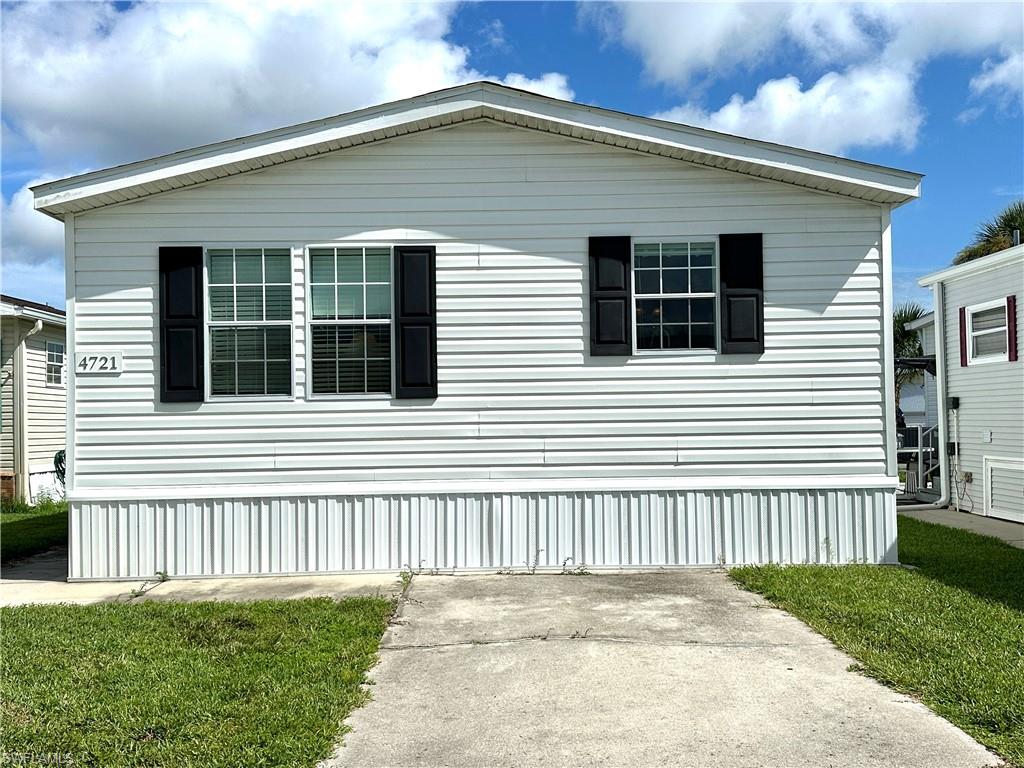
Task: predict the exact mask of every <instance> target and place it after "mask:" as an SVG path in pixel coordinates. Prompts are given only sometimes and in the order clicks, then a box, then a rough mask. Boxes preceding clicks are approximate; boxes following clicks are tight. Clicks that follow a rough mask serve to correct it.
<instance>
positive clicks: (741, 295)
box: [718, 232, 764, 355]
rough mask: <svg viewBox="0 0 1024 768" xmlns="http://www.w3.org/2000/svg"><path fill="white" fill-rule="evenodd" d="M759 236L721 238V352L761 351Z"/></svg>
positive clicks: (760, 243) (762, 328)
mask: <svg viewBox="0 0 1024 768" xmlns="http://www.w3.org/2000/svg"><path fill="white" fill-rule="evenodd" d="M761 241H762V237H761V233H760V232H758V233H755V234H746V235H721V236H720V237H719V238H718V243H719V248H718V250H719V262H720V264H719V273H720V275H721V278H720V280H721V294H722V352H723V353H724V354H727V355H728V354H760V353H762V352H764V259H763V251H762V242H761Z"/></svg>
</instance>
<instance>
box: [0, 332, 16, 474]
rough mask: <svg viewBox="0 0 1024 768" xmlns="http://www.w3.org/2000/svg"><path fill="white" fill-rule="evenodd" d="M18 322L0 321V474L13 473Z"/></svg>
mask: <svg viewBox="0 0 1024 768" xmlns="http://www.w3.org/2000/svg"><path fill="white" fill-rule="evenodd" d="M17 343H18V321H17V320H16V319H14V318H13V317H4V318H3V319H2V320H0V472H3V473H4V474H5V475H13V473H14V347H15V345H16V344H17Z"/></svg>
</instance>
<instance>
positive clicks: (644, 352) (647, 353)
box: [629, 235, 722, 357]
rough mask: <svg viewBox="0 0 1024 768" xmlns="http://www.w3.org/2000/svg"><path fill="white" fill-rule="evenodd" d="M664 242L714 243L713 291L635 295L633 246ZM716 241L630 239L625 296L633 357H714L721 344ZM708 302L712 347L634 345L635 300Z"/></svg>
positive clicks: (705, 237) (709, 238)
mask: <svg viewBox="0 0 1024 768" xmlns="http://www.w3.org/2000/svg"><path fill="white" fill-rule="evenodd" d="M665 243H714V245H715V253H714V255H713V256H712V258H711V268H712V278H713V282H712V285H713V287H714V291H713V292H710V293H708V292H702V293H685V294H684V293H665V294H660V293H659V294H653V293H644V294H640V295H637V292H636V274H635V273H636V246H637V245H652V244H658V245H664V244H665ZM719 248H720V246H719V242H718V236H717V235H685V236H678V237H673V236H671V235H667V236H664V237H634V238H633V240H632V242H631V243H630V246H629V265H630V269H629V279H630V286H629V295H630V300H631V306H630V311H631V312H632V313H633V316H632V318H631V323H630V324H631V326H632V335H633V355H634V356H637V357H666V356H672V357H678V356H687V357H690V356H697V355H701V356H705V357H706V356H707V355H718V354H719V352H720V350H721V345H722V325H721V323H722V318H721V297H720V293H721V279H720V278H719V255H718V254H719ZM641 298H642V299H659V298H669V299H676V298H679V299H683V298H686V299H710V298H713V299H714V300H715V329H714V334H715V346H714V347H703V348H700V349H640V348H639V347H638V345H637V322H636V318H637V303H636V302H637V300H638V299H641Z"/></svg>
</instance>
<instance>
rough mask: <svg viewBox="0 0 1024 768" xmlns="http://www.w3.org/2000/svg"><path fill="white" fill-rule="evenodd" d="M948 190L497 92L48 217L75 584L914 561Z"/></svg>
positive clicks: (349, 123) (78, 187)
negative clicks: (915, 339)
mask: <svg viewBox="0 0 1024 768" xmlns="http://www.w3.org/2000/svg"><path fill="white" fill-rule="evenodd" d="M920 180H921V177H920V176H919V175H918V174H915V173H909V172H906V171H900V170H895V169H891V168H885V167H880V166H877V165H871V164H867V163H861V162H856V161H853V160H847V159H843V158H838V157H832V156H828V155H823V154H819V153H815V152H809V151H805V150H802V149H796V148H792V147H786V146H780V145H777V144H770V143H766V142H761V141H753V140H749V139H744V138H739V137H735V136H729V135H724V134H721V133H715V132H712V131H707V130H701V129H697V128H692V127H688V126H684V125H679V124H675V123H670V122H665V121H661V120H654V119H648V118H643V117H636V116H633V115H628V114H623V113H619V112H614V111H610V110H606V109H599V108H595V107H590V106H585V105H581V104H574V103H570V102H565V101H560V100H556V99H551V98H547V97H543V96H538V95H534V94H530V93H526V92H523V91H519V90H515V89H511V88H507V87H504V86H500V85H495V84H491V83H474V84H469V85H464V86H459V87H455V88H450V89H447V90H443V91H439V92H435V93H431V94H427V95H424V96H420V97H416V98H411V99H408V100H404V101H400V102H396V103H390V104H385V105H383V106H379V107H374V108H370V109H364V110H361V111H357V112H352V113H348V114H344V115H341V116H338V117H333V118H328V119H325V120H319V121H316V122H313V123H306V124H302V125H296V126H293V127H290V128H284V129H280V130H275V131H270V132H268V133H263V134H259V135H255V136H250V137H247V138H242V139H237V140H233V141H226V142H222V143H219V144H214V145H210V146H204V147H199V148H196V149H191V150H187V151H184V152H179V153H176V154H172V155H167V156H163V157H158V158H155V159H152V160H147V161H143V162H138V163H133V164H129V165H123V166H118V167H116V168H112V169H110V170H105V171H98V172H94V173H89V174H86V175H83V176H78V177H75V178H71V179H65V180H63V181H56V182H52V183H47V184H43V185H41V186H38V187H36V188H35V190H34V192H35V206H36V208H37V209H38V210H40V211H43V212H45V213H47V214H49V215H50V216H53V217H55V218H57V219H59V220H61V221H63V222H64V226H65V232H66V238H65V239H66V255H67V292H68V308H69V322H70V327H71V329H72V333H71V334H70V336H69V355H71V357H70V358H69V359H71V360H72V361H73V365H72V366H71V367H70V369H69V382H70V393H69V394H70V397H69V403H70V407H71V409H72V412H73V419H72V420H71V422H70V423H69V441H68V448H69V451H68V470H67V471H68V488H69V499H70V577H71V578H75V579H81V578H127V577H138V576H148V575H151V574H153V573H154V572H156V571H165V572H167V573H168V574H170V575H172V576H185V575H190V576H200V575H210V576H213V575H224V574H258V573H259V574H262V573H303V572H325V571H352V570H397V569H400V568H402V567H406V566H408V567H411V568H413V569H416V568H419V567H424V568H438V569H444V570H471V569H491V570H494V569H499V568H509V567H511V568H522V567H524V566H525V564H527V563H530V564H531V565H532V564H536V565H537V566H538V567H539V568H555V569H557V568H560V567H562V565H563V564H564V563H567V562H568V563H572V564H574V565H582V564H586V565H587V566H588V567H591V568H602V567H609V568H619V567H647V566H677V565H691V564H718V563H762V562H769V561H777V562H872V563H877V562H892V561H894V560H895V559H896V525H895V492H896V486H897V469H896V450H895V445H896V435H895V406H894V403H893V380H892V378H893V377H892V370H893V366H892V331H891V327H890V322H889V317H890V313H891V303H892V293H891V291H892V280H891V262H892V252H891V234H890V232H891V230H890V226H891V225H890V213H891V211H892V209H893V208H894V207H896V206H898V205H901V204H903V203H906V202H908V201H910V200H913V199H914V198H916V197H917V196H918V195H919V189H920Z"/></svg>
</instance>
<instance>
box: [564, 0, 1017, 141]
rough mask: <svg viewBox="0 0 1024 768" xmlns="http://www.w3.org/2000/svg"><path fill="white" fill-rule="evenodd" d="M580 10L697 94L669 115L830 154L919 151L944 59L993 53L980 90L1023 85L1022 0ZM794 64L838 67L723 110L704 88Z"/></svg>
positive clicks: (774, 82)
mask: <svg viewBox="0 0 1024 768" xmlns="http://www.w3.org/2000/svg"><path fill="white" fill-rule="evenodd" d="M581 13H582V16H583V17H584V18H585V19H589V20H591V21H594V22H596V23H597V24H598V25H599V26H600V28H601V29H602V30H603V31H604V33H605V35H606V37H608V39H610V40H613V41H619V42H621V43H622V44H624V45H625V46H626V47H628V48H631V49H633V50H635V51H636V52H637V53H638V54H639V55H640V57H641V59H642V60H643V62H644V67H645V70H646V71H647V73H648V75H649V76H650V77H651V78H653V79H654V80H655V81H657V82H661V83H665V84H668V85H671V86H675V87H679V88H687V89H688V94H689V99H688V100H687V101H686V102H684V103H683V104H681V105H680V106H679V107H677V108H676V109H674V110H671V111H670V112H669V113H668V115H669V117H670V119H673V117H672V116H675V119H680V120H687V121H690V122H696V123H698V124H700V125H705V126H709V127H713V128H720V129H722V130H729V131H731V132H735V133H740V134H744V135H749V136H755V137H758V138H769V139H773V140H775V141H781V142H784V143H791V144H798V145H802V146H809V147H810V148H812V149H820V150H824V151H830V152H844V151H846V150H848V149H850V148H852V147H857V146H879V145H898V146H903V147H912V146H913V145H914V142H915V140H916V136H917V131H918V129H919V128H920V126H921V124H922V123H923V121H924V113H923V110H922V108H921V107H920V105H919V103H918V101H917V99H916V96H915V91H916V87H917V82H918V79H919V77H920V73H921V71H922V70H923V68H924V66H925V65H926V64H927V62H928V61H929V60H931V59H934V58H936V57H938V56H943V55H958V56H989V57H992V58H991V59H990V61H989V62H988V63H986V65H985V67H984V69H983V70H982V72H981V73H980V74H979V75H978V76H977V77H975V79H974V80H973V81H972V82H971V91H972V93H973V94H974V95H975V96H977V95H980V94H989V93H993V94H998V95H999V97H1000V98H1003V99H1005V97H1006V94H1007V93H1008V92H1010V93H1017V92H1019V91H1020V89H1021V87H1022V85H1021V81H1022V79H1024V78H1022V75H1021V69H1022V68H1024V59H1022V53H1021V50H1022V47H1024V19H1022V14H1021V13H1020V7H1019V5H1017V4H1015V3H902V4H900V3H895V4H889V3H840V2H835V3H824V2H823V3H739V2H719V3H672V4H669V3H630V2H620V3H614V4H609V5H604V6H600V7H597V8H594V7H590V6H588V7H586V8H584V9H583V10H582V12H581ZM794 56H796V57H797V58H798V59H800V61H801V63H802V66H804V67H811V68H814V69H817V71H819V72H821V71H822V70H823V69H829V70H830V71H825V72H824V74H822V75H820V76H819V78H818V79H817V80H816V82H815V83H814V84H813V85H812V86H810V87H809V88H807V89H806V90H805V89H803V87H802V86H801V84H800V79H799V78H798V77H797V76H796V75H794V74H789V75H788V76H785V77H777V78H773V79H770V80H767V81H766V82H763V83H762V84H761V85H760V87H759V88H758V90H757V92H756V94H755V95H754V96H753V97H750V98H745V97H744V96H742V95H740V94H735V95H733V96H732V97H731V98H730V99H729V101H728V102H727V103H726V104H725V105H724V106H722V107H721V108H720V109H717V110H715V109H708V108H706V107H705V106H704V105H702V104H701V102H700V93H701V91H700V89H697V90H694V83H697V84H698V85H700V84H705V85H706V84H707V83H710V82H712V81H714V80H718V79H721V78H723V77H726V76H728V75H729V74H731V73H732V72H734V71H735V70H737V69H744V70H753V69H755V68H760V67H773V66H774V67H778V66H779V65H780V64H781V63H782V62H788V61H791V60H792V59H793V58H794ZM872 77H875V78H877V79H876V80H874V81H873V80H872ZM1014 88H1016V91H1014V90H1013V89H1014ZM890 110H891V111H890ZM976 116H977V115H976V114H974V113H969V114H968V113H965V114H964V119H965V120H968V119H971V118H972V117H976Z"/></svg>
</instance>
